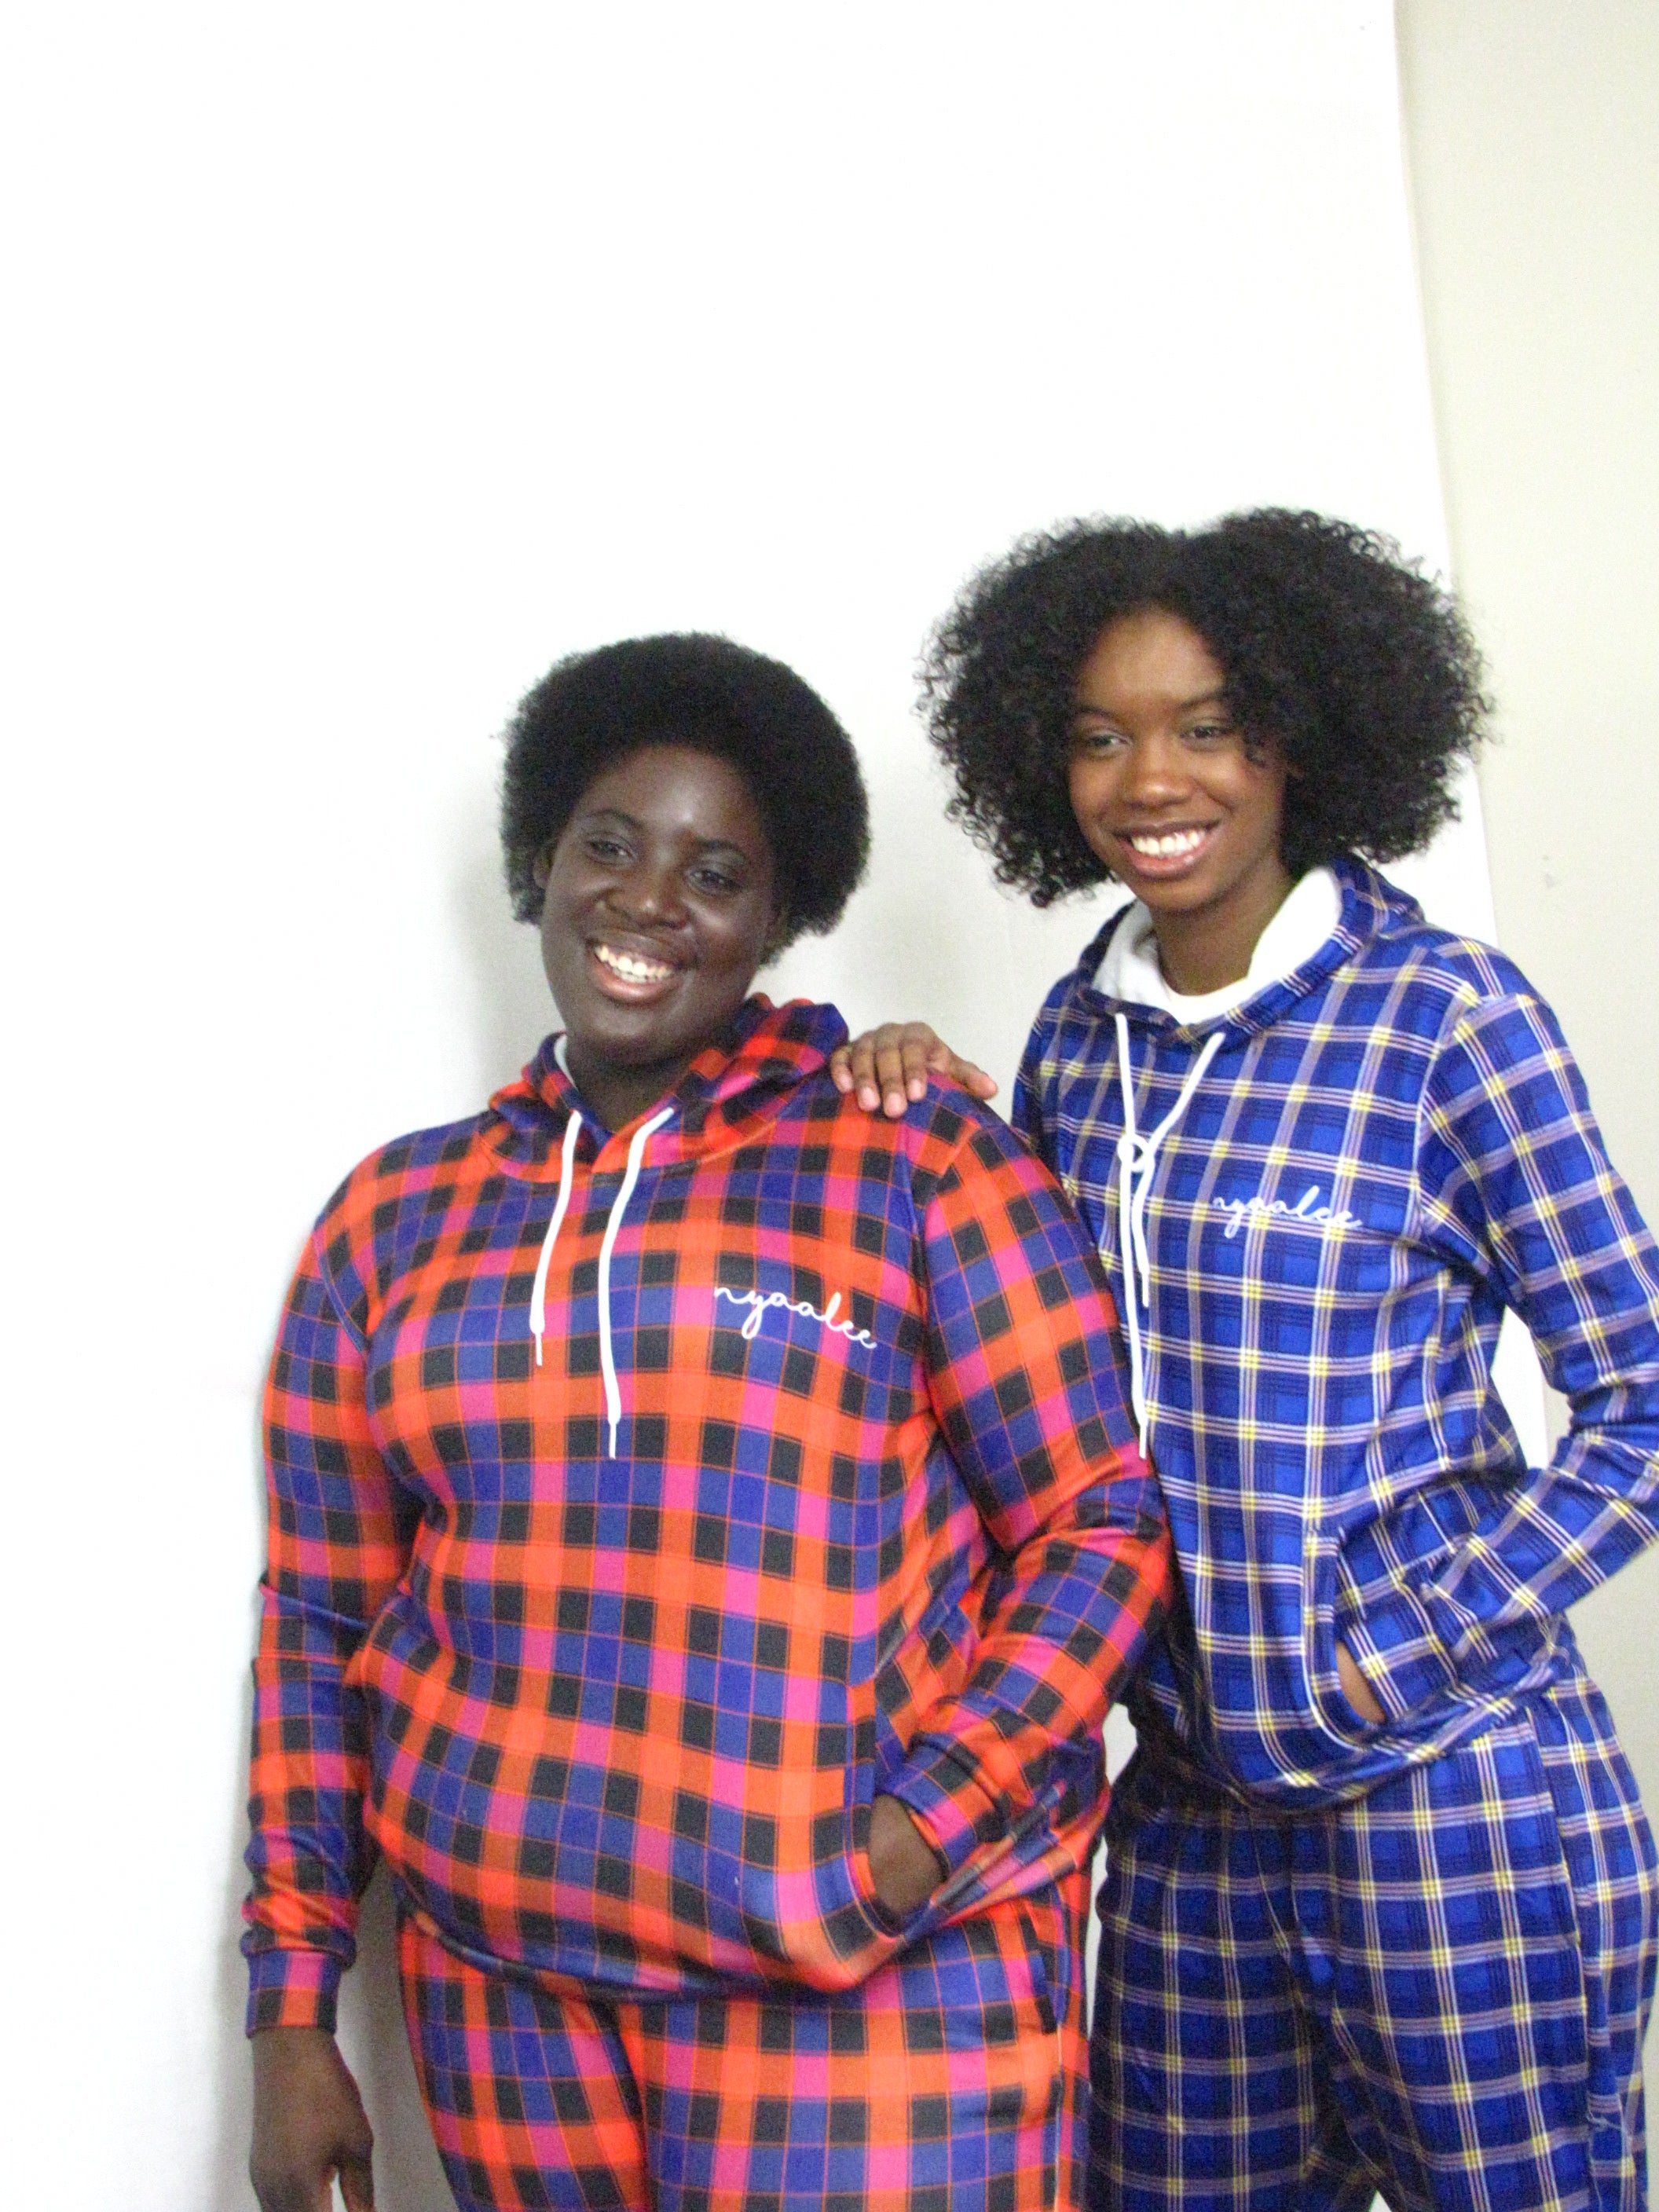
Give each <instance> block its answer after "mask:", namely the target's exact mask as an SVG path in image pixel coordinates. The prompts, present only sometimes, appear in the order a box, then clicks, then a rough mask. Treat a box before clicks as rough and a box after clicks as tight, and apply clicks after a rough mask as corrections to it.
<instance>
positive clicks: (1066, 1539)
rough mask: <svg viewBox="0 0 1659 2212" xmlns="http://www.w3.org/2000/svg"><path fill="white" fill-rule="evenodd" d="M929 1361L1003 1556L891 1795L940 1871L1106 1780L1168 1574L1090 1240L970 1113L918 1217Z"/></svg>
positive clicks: (1006, 1137)
mask: <svg viewBox="0 0 1659 2212" xmlns="http://www.w3.org/2000/svg"><path fill="white" fill-rule="evenodd" d="M924 1247H925V1255H926V1266H927V1283H928V1302H929V1313H928V1334H927V1358H928V1366H929V1374H930V1384H931V1389H932V1394H933V1403H934V1407H935V1410H936V1412H937V1414H938V1417H939V1423H940V1426H941V1428H942V1431H943V1432H944V1435H945V1441H946V1443H948V1444H949V1446H950V1449H951V1454H952V1456H953V1457H954V1459H955V1460H956V1462H957V1466H958V1468H960V1470H961V1472H962V1474H963V1480H965V1482H966V1484H967V1486H968V1488H969V1492H970V1493H971V1495H972V1498H973V1499H974V1502H975V1506H976V1507H977V1509H978V1511H979V1513H980V1515H981V1518H982V1519H983V1521H984V1522H985V1525H986V1527H987V1530H988V1531H989V1533H990V1535H991V1537H992V1539H993V1541H994V1543H995V1545H996V1546H997V1547H998V1551H999V1553H1000V1567H999V1571H1000V1576H1001V1584H1000V1588H999V1589H998V1591H997V1594H996V1601H995V1603H994V1607H992V1608H991V1610H990V1613H989V1618H988V1620H987V1628H986V1632H985V1634H984V1636H983V1638H982V1639H981V1644H980V1647H979V1650H978V1654H977V1658H976V1662H975V1667H974V1669H973V1672H972V1674H970V1676H969V1679H968V1680H967V1682H966V1683H965V1684H964V1686H963V1689H962V1691H961V1692H960V1694H959V1695H958V1696H957V1697H956V1698H954V1699H952V1700H951V1701H950V1703H949V1704H947V1705H945V1706H943V1707H942V1708H939V1709H936V1710H934V1711H932V1712H930V1713H928V1714H927V1715H926V1716H924V1720H923V1727H922V1729H921V1731H920V1732H919V1734H918V1736H917V1738H916V1740H915V1741H914V1742H913V1744H912V1746H911V1748H910V1757H909V1760H908V1764H907V1765H906V1767H905V1769H904V1770H903V1772H902V1775H901V1777H900V1778H899V1779H898V1780H897V1782H896V1784H894V1785H893V1791H894V1794H895V1795H896V1796H899V1797H901V1798H902V1799H903V1801H904V1802H906V1803H907V1804H908V1806H909V1807H910V1808H911V1809H912V1811H913V1812H915V1813H916V1814H918V1815H919V1816H920V1817H921V1821H922V1824H923V1826H924V1828H925V1829H926V1831H927V1833H928V1836H929V1840H930V1841H932V1842H933V1844H935V1846H936V1848H937V1849H938V1850H939V1851H940V1852H941V1853H942V1855H943V1857H945V1861H946V1862H947V1863H948V1864H949V1866H950V1867H951V1869H953V1870H954V1869H955V1868H956V1867H957V1865H959V1864H960V1863H962V1861H963V1859H964V1858H965V1857H967V1856H968V1854H969V1851H970V1850H972V1849H973V1848H974V1846H975V1844H978V1843H983V1842H988V1841H991V1840H992V1839H993V1838H997V1837H1000V1836H1001V1835H1002V1834H1005V1833H1006V1832H1008V1831H1009V1830H1011V1829H1015V1828H1018V1826H1019V1824H1020V1822H1021V1820H1022V1816H1023V1815H1024V1814H1027V1813H1028V1812H1029V1811H1030V1809H1031V1808H1033V1807H1034V1805H1035V1804H1036V1801H1037V1800H1038V1799H1039V1797H1041V1796H1043V1795H1044V1793H1045V1792H1046V1793H1048V1802H1050V1803H1051V1804H1053V1803H1054V1802H1055V1801H1056V1799H1057V1800H1058V1802H1059V1805H1060V1812H1059V1814H1057V1818H1060V1819H1065V1818H1075V1817H1077V1816H1078V1815H1079V1814H1084V1813H1086V1812H1087V1811H1088V1809H1089V1805H1090V1796H1091V1793H1097V1791H1098V1789H1099V1758H1100V1751H1099V1740H1100V1729H1101V1726H1102V1723H1103V1720H1104V1718H1105V1715H1106V1710H1107V1707H1108V1705H1109V1704H1110V1702H1111V1700H1112V1699H1113V1697H1114V1696H1115V1693H1116V1692H1118V1690H1119V1689H1120V1688H1121V1686H1122V1684H1123V1683H1124V1681H1125V1680H1127V1677H1128V1675H1129V1674H1131V1673H1132V1672H1133V1668H1134V1667H1135V1665H1136V1663H1137V1662H1138V1661H1139V1657H1140V1655H1141V1653H1142V1651H1143V1650H1144V1649H1145V1647H1146V1643H1147V1640H1148V1638H1149V1637H1150V1636H1151V1635H1152V1633H1153V1632H1155V1630H1156V1629H1157V1627H1158V1625H1159V1623H1160V1622H1161V1620H1162V1618H1163V1614H1164V1608H1165V1606H1166V1603H1167V1601H1168V1599H1169V1595H1170V1589H1171V1586H1172V1581H1173V1573H1174V1570H1173V1564H1172V1555H1171V1552H1170V1540H1169V1532H1168V1527H1167V1523H1166V1521H1165V1518H1164V1507H1163V1502H1162V1499H1161V1497H1160V1495H1159V1493H1158V1486H1157V1485H1156V1483H1155V1482H1154V1481H1153V1480H1152V1475H1151V1474H1150V1473H1149V1472H1148V1470H1147V1468H1146V1465H1145V1462H1143V1461H1142V1460H1141V1458H1140V1455H1139V1451H1138V1450H1137V1449H1136V1446H1135V1442H1134V1432H1133V1425H1132V1423H1131V1422H1130V1419H1129V1418H1128V1415H1127V1411H1126V1409H1125V1406H1124V1401H1123V1396H1122V1392H1121V1386H1120V1379H1119V1378H1120V1363H1119V1355H1118V1352H1117V1347H1116V1344H1115V1337H1114V1316H1113V1313H1112V1308H1111V1303H1110V1299H1109V1296H1108V1294H1107V1292H1106V1291H1105V1289H1104V1288H1103V1285H1102V1284H1101V1282H1100V1279H1099V1276H1098V1273H1097V1267H1096V1264H1095V1261H1094V1255H1093V1253H1092V1251H1091V1249H1090V1246H1089V1243H1088V1239H1087V1237H1086V1236H1085V1233H1084V1231H1083V1230H1082V1229H1081V1228H1080V1226H1079V1224H1078V1222H1077V1220H1076V1218H1075V1217H1074V1216H1073V1214H1072V1212H1071V1211H1070V1209H1069V1207H1068V1206H1066V1201H1065V1200H1064V1198H1063V1197H1062V1195H1061V1194H1060V1192H1059V1191H1058V1189H1057V1188H1055V1186H1054V1182H1052V1180H1051V1179H1050V1177H1049V1176H1048V1175H1047V1173H1046V1172H1045V1171H1044V1170H1043V1169H1042V1167H1040V1166H1039V1165H1038V1164H1036V1162H1034V1161H1033V1160H1031V1159H1030V1158H1028V1157H1027V1156H1026V1155H1025V1153H1024V1152H1023V1150H1022V1149H1021V1147H1020V1146H1019V1144H1018V1139H1015V1138H1014V1137H1013V1136H1012V1134H1011V1133H1008V1132H1006V1131H1004V1130H1001V1129H1000V1128H999V1129H995V1130H993V1129H991V1128H988V1127H981V1128H980V1129H978V1130H976V1131H975V1134H974V1136H973V1137H972V1139H970V1141H969V1144H968V1146H966V1147H965V1148H964V1150H963V1152H962V1154H961V1155H959V1157H958V1160H957V1163H956V1164H955V1165H954V1166H953V1167H952V1169H951V1171H950V1172H949V1173H947V1174H946V1175H945V1176H944V1177H943V1178H942V1179H941V1182H940V1183H939V1187H938V1188H937V1190H936V1192H935V1194H934V1195H933V1199H932V1201H931V1203H930V1204H929V1206H928V1208H927V1218H926V1223H925V1229H924Z"/></svg>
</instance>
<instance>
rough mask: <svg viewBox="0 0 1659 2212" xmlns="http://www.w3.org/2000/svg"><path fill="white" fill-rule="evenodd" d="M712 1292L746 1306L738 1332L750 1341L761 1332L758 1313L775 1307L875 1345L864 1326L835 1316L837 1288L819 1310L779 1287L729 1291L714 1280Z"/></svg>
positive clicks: (855, 1340) (850, 1340)
mask: <svg viewBox="0 0 1659 2212" xmlns="http://www.w3.org/2000/svg"><path fill="white" fill-rule="evenodd" d="M714 1296H715V1297H717V1298H729V1299H730V1300H731V1302H732V1304H733V1305H734V1306H747V1307H748V1309H749V1314H748V1318H747V1319H746V1320H745V1321H744V1324H743V1328H742V1331H741V1332H740V1333H741V1334H742V1335H743V1336H744V1338H745V1339H746V1340H748V1341H749V1342H750V1344H752V1343H753V1342H754V1340H755V1339H756V1338H757V1336H758V1335H759V1334H760V1325H761V1316H762V1315H763V1314H766V1313H769V1312H771V1311H772V1310H773V1309H774V1308H775V1307H776V1308H778V1309H779V1310H781V1311H782V1312H784V1313H792V1314H799V1315H800V1316H801V1318H802V1319H803V1320H804V1321H815V1322H820V1323H821V1324H822V1325H823V1328H828V1329H833V1330H834V1331H835V1333H836V1335H837V1336H844V1337H845V1338H846V1339H847V1340H848V1343H849V1344H861V1345H863V1346H865V1348H866V1350H867V1351H870V1352H873V1351H874V1350H875V1348H876V1340H875V1338H874V1337H873V1336H872V1335H871V1334H870V1332H869V1330H868V1329H867V1328H854V1325H853V1323H852V1322H850V1321H837V1320H836V1308H837V1307H838V1306H839V1305H840V1304H841V1292H840V1291H836V1293H835V1294H834V1296H833V1297H831V1298H830V1301H829V1304H828V1305H827V1306H825V1308H824V1310H823V1312H822V1313H820V1312H819V1311H818V1310H817V1307H816V1306H815V1305H811V1304H808V1303H807V1301H806V1300H805V1298H792V1297H788V1296H787V1294H786V1293H785V1292H784V1291H732V1290H728V1289H727V1288H726V1285H725V1284H724V1283H717V1284H716V1285H714Z"/></svg>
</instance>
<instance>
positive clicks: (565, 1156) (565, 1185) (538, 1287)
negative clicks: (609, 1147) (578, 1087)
mask: <svg viewBox="0 0 1659 2212" xmlns="http://www.w3.org/2000/svg"><path fill="white" fill-rule="evenodd" d="M581 1126H582V1123H581V1116H580V1114H574V1113H573V1114H572V1115H571V1116H570V1119H569V1120H568V1121H567V1122H566V1123H565V1125H564V1150H563V1151H562V1152H561V1154H560V1156H559V1196H558V1202H557V1204H556V1206H554V1208H553V1218H552V1219H551V1221H550V1222H549V1223H548V1225H547V1234H546V1236H545V1237H543V1239H542V1255H541V1257H540V1259H539V1260H538V1261H537V1262H536V1283H535V1287H534V1289H533V1290H532V1291H531V1293H530V1334H532V1336H533V1337H534V1338H535V1340H536V1364H537V1366H538V1367H539V1366H540V1365H541V1364H542V1336H543V1334H544V1331H545V1329H546V1328H547V1270H548V1267H549V1264H550V1261H551V1260H552V1257H553V1245H554V1242H555V1240H556V1237H557V1236H558V1233H559V1224H560V1223H561V1222H562V1220H563V1219H564V1210H565V1208H566V1206H568V1205H569V1203H570V1184H571V1170H573V1169H574V1166H575V1164H576V1139H577V1137H578V1136H579V1135H580V1132H581Z"/></svg>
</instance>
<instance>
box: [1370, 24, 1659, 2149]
mask: <svg viewBox="0 0 1659 2212" xmlns="http://www.w3.org/2000/svg"><path fill="white" fill-rule="evenodd" d="M1399 38H1400V57H1401V76H1402V80H1403V82H1402V92H1403V100H1402V106H1403V111H1404V115H1405V121H1406V138H1407V146H1408V148H1409V151H1410V157H1411V159H1410V169H1411V199H1412V203H1413V209H1414V211H1415V216H1416V231H1417V241H1418V266H1419V276H1420V278H1421V283H1422V289H1423V307H1424V316H1425V325H1426V328H1427V333H1428V351H1429V365H1430V372H1431V387H1432V390H1433V394H1434V402H1435V419H1436V423H1437V430H1438V434H1439V441H1440V453H1441V465H1442V477H1443V483H1444V485H1445V490H1446V504H1447V507H1448V510H1449V519H1450V524H1451V537H1452V550H1453V555H1454V558H1455V566H1456V570H1457V575H1458V580H1459V583H1460V586H1461V587H1462V591H1463V592H1464V594H1465V596H1466V598H1467V599H1468V604H1469V605H1470V608H1471V610H1472V611H1473V613H1474V619H1475V622H1476V624H1477V626H1478V627H1479V629H1480V635H1481V637H1482V639H1483V640H1484V641H1485V643H1486V648H1487V652H1488V656H1489V659H1490V663H1491V668H1492V685H1493V689H1494V690H1496V692H1497V695H1498V736H1499V738H1500V739H1501V742H1500V743H1499V744H1497V745H1495V746H1493V747H1492V748H1491V749H1490V750H1488V752H1487V753H1486V757H1485V758H1484V760H1483V761H1482V763H1481V768H1480V785H1481V794H1482V797H1483V799H1484V800H1485V801H1486V820H1487V823H1488V826H1489V829H1490V834H1491V844H1492V886H1493V891H1494V895H1495V897H1496V901H1497V907H1498V927H1499V929H1500V931H1501V933H1502V937H1503V941H1504V946H1505V948H1506V949H1507V950H1508V951H1510V952H1511V953H1512V954H1513V955H1514V956H1515V957H1516V959H1517V960H1518V961H1519V962H1520V963H1521V965H1522V967H1523V968H1524V969H1526V970H1527V972H1528V975H1531V976H1532V978H1533V980H1534V981H1535V982H1536V983H1537V985H1538V986H1539V987H1540V988H1541V990H1542V991H1543V992H1544V993H1545V994H1546V996H1547V998H1548V999H1549V1000H1550V1002H1551V1004H1552V1005H1553V1006H1554V1008H1555V1010H1556V1012H1558V1013H1559V1015H1560V1017H1561V1020H1562V1024H1563V1026H1564V1027H1565V1030H1566V1033H1567V1035H1568V1036H1569V1037H1570V1038H1571V1040H1572V1044H1573V1049H1574V1051H1575V1053H1576V1054H1577V1057H1578V1060H1579V1061H1580V1064H1581V1066H1583V1071H1584V1077H1585V1080H1586V1081H1587V1082H1588V1084H1589V1091H1590V1097H1591V1098H1592V1099H1593V1100H1594V1101H1595V1109H1596V1112H1597V1114H1598V1115H1599V1116H1600V1118H1601V1126H1602V1128H1603V1129H1604V1130H1605V1132H1606V1133H1607V1144H1608V1148H1609V1150H1610V1151H1611V1152H1612V1155H1613V1158H1614V1159H1615V1160H1616V1161H1617V1162H1618V1164H1619V1166H1620V1170H1622V1172H1623V1173H1624V1174H1625V1176H1626V1177H1627V1178H1628V1179H1629V1182H1630V1184H1631V1187H1632V1189H1633V1191H1634V1192H1635V1194H1636V1200H1637V1203H1638V1206H1641V1207H1642V1209H1643V1210H1644V1213H1645V1215H1646V1217H1647V1218H1648V1220H1649V1221H1650V1223H1651V1222H1653V1221H1655V1220H1656V1219H1659V1115H1656V1113H1655V1111H1654V1098H1655V1096H1656V1093H1659V1026H1656V1024H1655V1022H1654V1020H1653V1018H1652V1013H1651V1002H1652V998H1653V979H1654V972H1655V963H1656V960H1659V922H1656V920H1655V915H1654V889H1655V883H1656V876H1659V830H1656V823H1659V746H1656V744H1654V741H1653V732H1654V730H1655V728H1656V726H1659V568H1656V565H1655V560H1654V517H1655V515H1656V513H1659V352H1656V348H1655V343H1654V340H1655V336H1656V333H1659V4H1656V0H1575V4H1574V5H1573V6H1572V7H1571V9H1561V8H1556V7H1553V6H1550V5H1548V4H1547V0H1401V7H1400V9H1399ZM1552 1411H1553V1416H1554V1418H1555V1419H1557V1420H1558V1421H1559V1419H1561V1417H1562V1415H1563V1413H1564V1412H1565V1408H1564V1407H1562V1406H1561V1405H1560V1404H1559V1402H1558V1403H1557V1404H1556V1405H1555V1406H1554V1407H1553V1408H1552ZM1656 1616H1659V1547H1652V1548H1650V1550H1649V1551H1647V1552H1646V1553H1644V1554H1643V1556H1642V1558H1641V1559H1638V1560H1636V1561H1634V1562H1632V1565H1631V1566H1630V1567H1629V1568H1628V1569H1627V1570H1626V1571H1625V1572H1624V1573H1622V1574H1620V1575H1619V1576H1617V1577H1614V1579H1613V1581H1612V1582H1610V1583H1607V1584H1606V1585H1605V1586H1604V1587H1603V1588H1602V1589H1599V1590H1597V1591H1596V1592H1595V1595H1594V1596H1592V1597H1590V1598H1589V1599H1587V1600H1586V1601H1585V1602H1584V1604H1583V1605H1582V1606H1581V1607H1579V1608H1578V1609H1577V1613H1575V1615H1574V1625H1575V1626H1576V1628H1577V1632H1578V1636H1579V1638H1580V1640H1581V1642H1582V1643H1583V1648H1584V1655H1585V1657H1586V1658H1587V1659H1588V1661H1589V1666H1590V1669H1591V1671H1592V1673H1593V1674H1595V1675H1596V1677H1597V1678H1598V1680H1600V1681H1601V1683H1602V1684H1603V1686H1605V1687H1606V1688H1607V1692H1608V1694H1609V1696H1610V1698H1611V1699H1612V1702H1613V1710H1614V1711H1615V1713H1616V1715H1617V1717H1618V1721H1619V1726H1620V1731H1621V1734H1622V1735H1623V1738H1624V1742H1625V1747H1626V1750H1627V1751H1628V1753H1630V1758H1631V1764H1632V1766H1633V1767H1634V1768H1635V1770H1636V1775H1637V1779H1638V1782H1639V1783H1640V1784H1641V1787H1642V1791H1643V1796H1644V1799H1645V1801H1646V1803H1647V1805H1648V1808H1649V1811H1650V1813H1651V1812H1652V1811H1653V1809H1654V1808H1656V1806H1659V1636H1656V1635H1655V1633H1654V1621H1655V1619H1656ZM1648 2111H1649V2113H1650V2115H1652V2114H1654V2113H1656V2112H1659V2034H1650V2036H1649V2038H1648ZM1653 2132H1654V2130H1653V2126H1652V2123H1651V2119H1650V2127H1649V2133H1650V2137H1651V2136H1652V2135H1653ZM1656 2164H1659V2161H1656Z"/></svg>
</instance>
